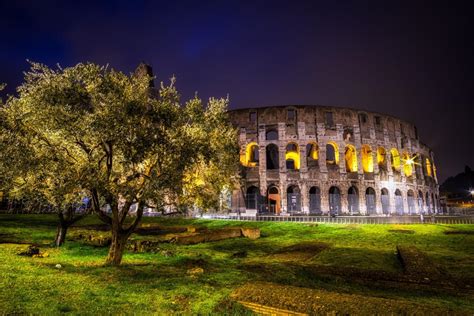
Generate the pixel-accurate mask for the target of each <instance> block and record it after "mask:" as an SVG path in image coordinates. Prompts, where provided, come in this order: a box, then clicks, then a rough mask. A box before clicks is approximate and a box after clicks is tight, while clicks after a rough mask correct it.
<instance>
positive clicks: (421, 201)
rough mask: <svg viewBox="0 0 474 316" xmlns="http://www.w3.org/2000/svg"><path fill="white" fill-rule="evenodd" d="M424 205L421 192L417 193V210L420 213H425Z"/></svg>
mask: <svg viewBox="0 0 474 316" xmlns="http://www.w3.org/2000/svg"><path fill="white" fill-rule="evenodd" d="M424 204H425V203H424V202H423V192H421V191H418V209H419V210H420V213H425V205H424Z"/></svg>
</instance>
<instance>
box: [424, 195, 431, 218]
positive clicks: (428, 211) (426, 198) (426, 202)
mask: <svg viewBox="0 0 474 316" xmlns="http://www.w3.org/2000/svg"><path fill="white" fill-rule="evenodd" d="M425 204H426V212H427V213H428V214H431V201H430V194H429V193H428V192H426V194H425Z"/></svg>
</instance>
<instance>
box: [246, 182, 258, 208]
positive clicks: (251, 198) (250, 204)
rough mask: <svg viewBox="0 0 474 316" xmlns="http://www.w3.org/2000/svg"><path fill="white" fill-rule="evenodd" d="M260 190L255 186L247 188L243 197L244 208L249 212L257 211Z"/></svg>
mask: <svg viewBox="0 0 474 316" xmlns="http://www.w3.org/2000/svg"><path fill="white" fill-rule="evenodd" d="M259 195H260V190H259V189H258V188H257V187H256V186H250V187H248V188H247V194H246V196H245V206H246V207H247V209H249V210H258V202H259Z"/></svg>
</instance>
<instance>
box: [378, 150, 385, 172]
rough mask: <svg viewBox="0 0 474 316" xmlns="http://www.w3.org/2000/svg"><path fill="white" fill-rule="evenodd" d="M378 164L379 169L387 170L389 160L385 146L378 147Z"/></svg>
mask: <svg viewBox="0 0 474 316" xmlns="http://www.w3.org/2000/svg"><path fill="white" fill-rule="evenodd" d="M377 164H378V165H379V170H387V160H386V153H385V148H383V147H379V148H377Z"/></svg>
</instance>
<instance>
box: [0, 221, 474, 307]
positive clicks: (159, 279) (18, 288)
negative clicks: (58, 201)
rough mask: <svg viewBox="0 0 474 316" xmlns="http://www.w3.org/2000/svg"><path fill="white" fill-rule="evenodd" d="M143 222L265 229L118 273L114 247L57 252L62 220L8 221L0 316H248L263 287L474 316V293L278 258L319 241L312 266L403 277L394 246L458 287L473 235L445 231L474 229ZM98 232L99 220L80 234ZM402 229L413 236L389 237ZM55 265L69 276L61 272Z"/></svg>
mask: <svg viewBox="0 0 474 316" xmlns="http://www.w3.org/2000/svg"><path fill="white" fill-rule="evenodd" d="M144 222H159V223H160V224H162V225H171V226H176V225H195V226H206V227H208V228H209V229H214V228H223V227H228V226H241V227H258V228H260V229H261V234H262V237H261V238H260V239H257V240H254V241H253V240H250V239H247V238H236V239H228V240H223V241H217V242H209V243H202V244H197V245H189V246H184V245H176V244H163V245H162V249H163V250H166V251H162V252H158V253H126V254H125V256H124V259H123V263H122V265H121V266H120V267H118V268H113V267H104V266H103V262H104V259H105V256H106V254H107V248H101V247H93V246H89V245H86V244H83V243H80V242H77V241H72V240H68V241H67V242H66V244H65V245H64V246H63V247H62V248H60V249H58V248H53V247H50V246H49V244H50V243H51V241H52V240H53V238H54V235H55V232H56V223H57V222H56V217H54V216H49V215H0V314H43V315H45V314H46V315H51V314H60V313H66V312H69V313H73V314H79V313H80V314H171V313H179V314H226V315H228V314H236V315H237V314H238V315H241V314H250V313H251V312H249V311H248V310H247V309H245V308H244V307H243V306H241V305H240V304H238V303H236V302H234V301H233V300H232V299H231V298H230V297H229V295H230V294H231V293H232V292H233V291H234V290H235V289H237V288H238V287H240V286H242V285H243V284H245V283H248V282H256V281H265V282H274V283H278V284H282V285H288V286H298V287H305V288H312V289H323V290H327V291H329V292H334V293H345V294H358V295H363V296H367V297H369V296H370V297H383V298H389V299H397V300H402V301H405V302H407V303H413V302H415V303H419V304H425V305H430V306H435V307H437V306H439V307H440V308H441V307H443V308H447V309H450V310H452V311H453V312H454V313H456V312H457V313H466V314H473V313H474V296H473V294H472V291H459V293H457V292H456V291H455V290H454V291H446V292H444V291H436V290H433V291H431V290H426V288H421V289H420V288H414V287H403V286H401V287H397V286H389V287H387V286H380V285H379V284H370V283H367V282H358V281H357V280H351V279H348V278H341V277H338V276H334V277H328V276H327V275H321V276H317V275H315V274H311V275H310V276H309V275H307V274H305V272H304V270H301V269H297V268H295V265H298V264H302V263H300V262H294V263H291V262H290V263H288V262H287V261H279V260H278V259H275V258H276V257H272V256H271V255H272V254H274V253H275V252H277V251H278V250H280V249H283V248H285V247H288V246H291V245H294V244H297V243H302V242H310V241H311V242H313V241H317V242H322V243H327V244H328V245H329V247H328V248H327V249H325V250H323V251H321V252H320V253H319V254H318V255H316V256H314V257H313V258H312V259H310V260H309V261H308V262H305V263H304V264H305V265H311V266H315V267H321V268H323V267H325V268H326V267H328V268H331V269H336V270H337V271H339V270H340V271H346V270H350V269H361V270H368V271H371V270H377V271H386V272H389V273H402V270H403V269H402V266H401V264H400V261H399V260H398V258H397V255H396V246H397V245H414V246H416V247H417V248H418V249H419V250H421V251H423V252H424V253H425V254H426V255H427V256H428V257H429V259H431V261H432V262H433V263H434V264H436V265H437V266H439V267H441V268H442V269H443V271H445V272H446V273H447V274H449V275H451V276H452V277H453V278H454V279H464V280H474V235H473V234H450V235H446V234H444V232H445V231H447V230H465V231H474V225H354V224H351V225H329V224H327V225H323V224H320V225H309V224H308V225H306V224H297V223H284V222H281V223H275V222H268V223H266V222H264V223H262V222H259V223H253V222H235V221H217V220H188V219H159V218H145V219H144ZM97 223H99V221H98V220H97V219H96V218H95V217H94V216H91V217H89V218H85V219H84V220H83V221H81V222H80V223H79V224H78V225H90V224H97ZM400 229H402V230H413V231H414V233H412V234H405V233H399V232H390V230H400ZM69 233H74V229H72V230H71V231H70V232H69ZM132 238H143V236H136V237H134V236H132ZM22 242H23V243H37V244H40V245H42V246H40V248H41V250H42V251H46V252H47V253H48V254H49V256H48V257H45V258H31V257H25V256H19V255H17V253H18V252H20V251H22V250H24V249H25V248H26V247H27V245H26V244H21V243H22ZM239 251H246V252H247V256H246V257H245V258H232V254H234V253H236V252H239ZM57 264H61V266H62V268H60V269H58V268H56V267H55V266H56V265H57ZM196 266H199V267H203V269H204V273H202V274H198V275H192V274H190V273H188V272H189V270H190V269H193V268H194V267H196ZM256 267H257V268H256ZM258 267H261V269H259V268H258ZM338 269H339V270H338ZM302 299H303V298H302Z"/></svg>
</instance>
